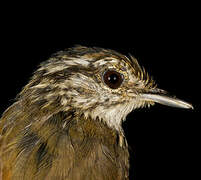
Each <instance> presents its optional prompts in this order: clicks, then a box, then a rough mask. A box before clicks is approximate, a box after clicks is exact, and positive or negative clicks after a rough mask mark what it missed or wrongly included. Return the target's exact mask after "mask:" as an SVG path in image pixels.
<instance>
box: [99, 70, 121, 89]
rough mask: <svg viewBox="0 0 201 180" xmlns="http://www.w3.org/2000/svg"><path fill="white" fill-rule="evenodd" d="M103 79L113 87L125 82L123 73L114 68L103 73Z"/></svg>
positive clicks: (115, 87)
mask: <svg viewBox="0 0 201 180" xmlns="http://www.w3.org/2000/svg"><path fill="white" fill-rule="evenodd" d="M103 80H104V82H105V84H106V85H107V86H109V87H110V88H112V89H117V88H119V87H120V86H121V84H122V82H123V75H122V74H120V73H119V72H116V71H114V70H107V71H106V72H105V73H104V74H103Z"/></svg>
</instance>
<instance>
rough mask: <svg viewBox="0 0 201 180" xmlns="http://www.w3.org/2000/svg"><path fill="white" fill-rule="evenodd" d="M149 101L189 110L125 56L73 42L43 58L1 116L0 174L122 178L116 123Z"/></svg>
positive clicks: (123, 150) (122, 148)
mask: <svg viewBox="0 0 201 180" xmlns="http://www.w3.org/2000/svg"><path fill="white" fill-rule="evenodd" d="M155 103H159V104H163V105H167V106H173V107H178V108H186V109H192V108H193V106H192V105H191V104H190V103H187V102H185V101H183V100H180V99H177V98H176V97H175V96H174V97H173V96H170V95H169V93H167V92H166V91H165V90H162V89H159V88H158V86H157V85H156V83H155V81H154V80H153V78H152V77H151V76H150V75H149V74H148V73H147V72H146V71H145V68H144V67H142V66H140V65H139V63H138V61H137V59H136V58H135V57H134V56H132V55H130V54H129V55H128V56H126V55H123V54H121V53H119V52H117V51H115V50H111V49H105V48H99V47H86V46H81V45H76V46H73V47H71V48H66V49H64V50H62V51H59V52H56V53H54V54H53V55H51V56H50V57H49V59H48V60H46V61H44V62H42V63H41V64H40V65H39V66H38V69H37V70H36V71H35V72H34V73H33V76H32V77H31V78H30V80H29V82H28V84H27V85H25V86H24V87H23V88H22V91H21V92H20V93H19V94H18V95H17V97H16V100H15V101H14V103H13V104H12V105H11V106H10V107H8V108H7V109H6V110H5V112H4V113H3V114H2V116H1V119H0V179H2V180H128V179H129V161H130V157H129V151H128V144H127V140H126V137H125V133H124V130H123V128H122V123H123V122H124V121H125V120H126V116H127V115H128V114H129V113H130V112H132V111H133V110H135V109H137V108H143V107H149V106H151V105H154V104H155Z"/></svg>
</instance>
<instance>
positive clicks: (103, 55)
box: [20, 46, 192, 130]
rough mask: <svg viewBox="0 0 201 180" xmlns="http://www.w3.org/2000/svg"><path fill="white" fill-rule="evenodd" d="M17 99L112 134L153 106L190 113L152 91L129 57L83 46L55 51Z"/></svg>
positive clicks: (151, 84) (180, 103)
mask: <svg viewBox="0 0 201 180" xmlns="http://www.w3.org/2000/svg"><path fill="white" fill-rule="evenodd" d="M20 96H21V97H25V98H26V97H27V98H29V99H30V101H31V102H32V103H36V104H38V105H40V108H41V109H42V108H44V107H49V106H52V107H54V108H55V109H56V110H57V111H60V110H62V111H70V110H73V111H74V112H76V113H77V114H82V115H84V117H85V118H88V117H90V118H92V119H94V120H100V121H103V122H105V123H106V124H107V125H108V126H109V127H111V128H115V129H117V130H119V129H121V124H122V121H123V120H125V118H126V116H127V115H128V114H129V113H130V112H131V111H132V110H134V109H136V108H140V107H145V106H146V105H147V106H150V105H153V104H154V103H155V102H157V103H160V104H164V105H168V106H175V107H180V108H192V105H190V104H188V103H186V102H184V101H181V100H179V99H176V98H175V97H170V96H168V95H167V93H166V92H165V91H163V90H161V89H159V88H157V86H156V84H155V82H154V81H153V80H152V78H151V77H150V76H149V75H148V74H147V73H146V72H145V70H144V68H142V67H141V66H140V65H139V64H138V62H137V60H136V59H135V58H134V57H132V56H129V57H126V56H124V55H122V54H120V53H118V52H116V51H113V50H108V49H102V48H88V47H83V46H76V47H74V48H70V49H67V50H64V51H60V52H58V53H56V54H54V55H53V56H52V57H51V58H50V59H49V60H48V61H45V62H44V63H42V64H41V65H40V67H39V69H38V70H37V71H36V72H35V73H34V75H33V77H32V79H31V81H30V82H29V84H28V85H27V86H25V88H24V89H23V91H22V92H21V94H20ZM55 112H56V111H55Z"/></svg>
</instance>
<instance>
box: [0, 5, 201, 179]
mask: <svg viewBox="0 0 201 180" xmlns="http://www.w3.org/2000/svg"><path fill="white" fill-rule="evenodd" d="M91 5H92V4H91ZM101 5H102V6H101ZM119 5H120V6H118V8H117V6H116V4H112V5H111V6H109V5H108V4H105V5H104V4H98V3H97V4H94V5H92V6H86V5H85V6H84V5H83V7H82V5H81V8H78V7H77V5H76V4H75V5H72V6H71V5H63V7H62V6H61V7H59V8H58V7H57V6H54V4H53V6H52V7H51V8H49V7H47V6H46V5H45V6H42V5H37V6H33V5H32V4H29V5H27V6H25V7H24V6H21V9H19V8H18V7H15V5H14V4H12V9H11V8H10V5H8V6H7V8H8V10H9V11H5V12H4V13H3V16H2V18H3V19H2V25H1V30H2V33H1V36H2V37H1V45H2V48H1V50H2V52H1V59H0V61H1V62H0V65H1V68H0V69H1V70H0V78H1V88H0V89H1V91H0V92H1V94H0V99H1V106H0V113H3V111H4V110H5V109H6V108H7V107H8V106H9V105H11V104H12V103H13V101H14V98H15V96H16V94H17V93H19V92H20V90H21V89H22V87H23V86H24V85H26V83H27V82H28V80H29V78H30V77H31V75H32V73H33V71H34V70H36V69H37V65H38V64H39V63H40V62H42V61H44V60H46V59H48V57H49V56H50V55H51V54H52V53H54V52H56V51H58V50H62V49H64V48H67V47H71V46H73V45H75V44H81V45H84V46H98V47H104V48H111V49H114V50H117V51H119V52H121V53H124V54H128V53H131V54H133V55H134V56H135V57H136V58H137V59H138V60H139V63H140V64H141V65H143V66H144V67H145V69H146V70H147V71H148V72H149V73H150V74H151V75H152V76H153V77H154V79H155V80H156V82H157V84H158V86H159V87H160V88H162V89H165V90H167V91H169V92H171V93H172V94H175V95H176V96H177V97H178V98H181V99H184V100H186V101H187V102H191V103H192V104H193V105H194V110H184V109H175V108H170V107H164V106H162V105H158V104H156V105H155V106H154V107H151V108H150V109H139V110H135V111H134V112H132V113H131V114H129V116H128V117H127V121H126V122H125V123H124V124H123V127H124V130H125V134H126V137H127V139H128V144H129V145H130V153H131V160H130V161H131V170H130V177H131V179H133V178H134V179H136V180H140V179H183V178H187V179H195V178H198V177H197V175H198V172H199V171H198V170H200V165H199V163H200V154H199V153H200V148H199V144H200V123H199V121H200V118H199V117H198V112H199V111H200V102H199V101H200V95H199V94H200V87H199V85H200V66H199V61H200V54H199V51H200V28H199V23H200V20H199V18H198V17H199V12H198V9H197V7H196V4H193V3H192V4H188V3H186V4H178V5H176V4H165V3H164V4H158V3H156V4H145V5H146V6H145V5H141V6H135V5H132V4H126V5H125V4H124V5H122V4H119ZM18 6H20V5H19V4H18ZM98 7H99V9H98ZM86 8H88V9H86ZM39 12H40V13H39ZM87 13H88V14H87Z"/></svg>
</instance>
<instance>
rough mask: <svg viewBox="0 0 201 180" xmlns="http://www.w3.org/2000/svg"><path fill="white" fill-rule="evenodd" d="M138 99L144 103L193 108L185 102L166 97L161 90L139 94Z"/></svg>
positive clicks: (165, 93)
mask: <svg viewBox="0 0 201 180" xmlns="http://www.w3.org/2000/svg"><path fill="white" fill-rule="evenodd" d="M140 97H141V98H142V99H143V100H145V101H153V102H156V103H159V104H163V105H166V106H171V107H177V108H185V109H193V106H192V105H191V104H189V103H187V102H185V101H182V100H180V99H177V98H175V97H172V96H170V95H168V93H167V92H166V91H164V90H161V89H152V90H150V91H149V92H147V93H142V94H140Z"/></svg>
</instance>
